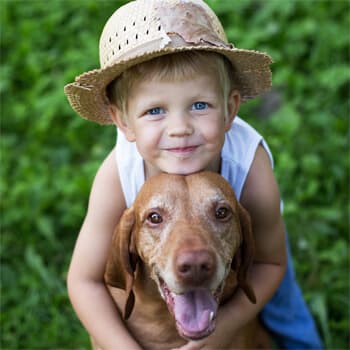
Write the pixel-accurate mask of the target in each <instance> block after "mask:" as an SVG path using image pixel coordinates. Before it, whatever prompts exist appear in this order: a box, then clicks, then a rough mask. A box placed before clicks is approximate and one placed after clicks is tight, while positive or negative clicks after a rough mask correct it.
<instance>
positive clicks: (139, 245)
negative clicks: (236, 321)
mask: <svg viewBox="0 0 350 350" xmlns="http://www.w3.org/2000/svg"><path fill="white" fill-rule="evenodd" d="M253 248H254V244H253V237H252V232H251V225H250V218H249V215H248V214H247V212H246V211H245V210H244V209H243V207H242V206H241V205H240V204H239V203H238V202H237V200H236V198H235V195H234V192H233V190H232V188H231V186H230V185H229V184H228V183H227V182H226V181H225V180H224V179H223V178H222V177H221V176H220V175H218V174H215V173H210V172H202V173H198V174H193V175H189V176H181V175H167V174H162V175H158V176H155V177H152V178H151V179H149V180H148V181H147V182H146V183H145V184H144V186H143V187H142V189H141V191H140V193H139V194H138V196H137V198H136V200H135V202H134V204H133V206H132V207H131V208H129V209H127V210H126V211H125V212H124V214H123V216H122V218H121V220H120V223H119V225H118V227H117V228H116V230H115V232H114V236H113V243H112V248H111V253H110V257H109V260H108V263H107V268H106V274H105V280H106V283H107V284H108V285H109V286H113V287H116V288H110V290H111V294H112V296H113V298H114V300H115V302H116V304H117V306H118V309H119V310H122V311H121V312H122V313H123V317H124V319H125V321H126V325H127V327H128V328H129V330H130V332H131V334H132V335H133V336H134V338H135V339H136V340H137V341H138V342H139V344H140V345H141V346H142V347H143V348H144V349H151V350H156V349H172V348H175V347H179V346H181V345H183V344H185V343H186V342H187V340H188V339H200V338H204V337H206V336H208V335H209V334H211V333H212V332H213V331H214V329H215V319H216V314H217V311H218V305H222V306H221V307H224V306H223V305H224V303H225V301H226V300H227V299H228V298H229V297H231V296H232V294H233V293H234V292H235V290H236V289H237V288H241V289H242V290H243V291H244V292H245V294H246V295H247V297H248V298H249V300H250V301H251V302H253V303H255V295H254V292H253V290H252V289H251V287H250V286H249V284H248V283H247V272H248V269H249V267H250V265H251V263H252V260H253V250H254V249H253ZM257 325H258V322H257V321H254V322H252V323H251V324H249V325H248V326H246V327H245V328H244V329H242V331H240V332H239V333H240V334H239V336H237V337H235V339H232V335H228V339H229V343H228V345H227V348H228V349H233V348H240V349H243V348H257V347H258V346H259V345H258V343H257V342H256V341H255V339H254V336H253V333H255V331H256V328H255V327H256V326H257ZM186 339H187V340H186Z"/></svg>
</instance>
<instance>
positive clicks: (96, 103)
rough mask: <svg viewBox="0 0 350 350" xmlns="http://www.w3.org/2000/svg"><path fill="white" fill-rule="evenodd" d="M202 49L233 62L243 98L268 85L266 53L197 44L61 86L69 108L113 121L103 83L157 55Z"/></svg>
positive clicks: (169, 49) (95, 118) (148, 56)
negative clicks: (69, 105)
mask: <svg viewBox="0 0 350 350" xmlns="http://www.w3.org/2000/svg"><path fill="white" fill-rule="evenodd" d="M191 50H201V51H209V52H216V53H219V54H222V55H224V56H225V57H226V58H227V59H228V60H229V61H230V62H231V63H232V65H233V67H234V74H235V79H236V80H238V82H239V85H240V86H239V87H238V89H239V91H240V94H241V98H242V100H248V99H251V98H254V97H256V96H259V95H261V94H262V93H264V92H266V91H267V90H269V89H270V87H271V70H270V64H271V63H272V60H271V58H270V56H269V55H267V54H265V53H261V52H257V51H253V50H244V49H236V48H230V47H221V46H212V45H200V46H185V47H165V48H162V49H160V50H157V51H153V52H149V53H143V54H142V55H140V56H135V57H133V58H129V59H127V60H125V61H119V62H117V63H115V64H112V65H110V66H108V67H105V68H101V69H95V70H92V71H89V72H86V73H83V74H81V75H79V76H78V77H76V78H75V81H74V82H73V83H71V84H67V85H66V86H65V87H64V91H65V93H66V95H67V97H68V100H69V103H70V104H71V106H72V108H73V109H74V110H75V111H76V112H77V113H78V114H79V115H80V116H82V117H83V118H85V119H88V120H91V121H94V122H96V123H99V124H104V125H105V124H113V121H112V119H111V117H110V115H109V112H108V105H109V104H110V103H109V100H108V98H107V95H106V86H107V85H108V84H109V83H110V82H112V81H113V80H114V79H116V78H117V77H118V76H119V75H120V74H121V73H123V72H124V71H125V70H126V69H128V68H130V67H132V66H134V65H136V64H139V63H142V62H145V61H148V60H150V59H152V58H156V57H159V56H163V55H167V54H171V53H176V52H181V51H191Z"/></svg>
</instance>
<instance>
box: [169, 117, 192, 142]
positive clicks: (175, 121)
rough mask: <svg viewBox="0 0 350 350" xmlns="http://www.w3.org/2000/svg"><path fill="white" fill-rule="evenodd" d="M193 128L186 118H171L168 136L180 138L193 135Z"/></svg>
mask: <svg viewBox="0 0 350 350" xmlns="http://www.w3.org/2000/svg"><path fill="white" fill-rule="evenodd" d="M193 131H194V130H193V126H192V124H191V122H190V120H189V117H188V116H183V115H182V116H178V115H177V116H172V117H170V118H169V124H168V136H170V137H182V136H188V135H191V134H192V133H193Z"/></svg>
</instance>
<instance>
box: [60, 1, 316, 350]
mask: <svg viewBox="0 0 350 350" xmlns="http://www.w3.org/2000/svg"><path fill="white" fill-rule="evenodd" d="M100 61H101V66H102V68H101V69H98V70H94V71H91V72H87V73H85V74H83V75H81V76H79V77H77V78H76V80H75V82H74V83H72V84H69V85H67V86H66V87H65V92H66V94H67V96H68V99H69V101H70V103H71V105H72V107H73V108H74V109H75V110H76V111H77V112H78V113H79V114H80V115H81V116H82V117H84V118H87V119H90V120H92V121H95V122H99V123H101V124H112V123H114V124H115V125H117V127H118V129H119V131H120V132H119V133H118V140H117V146H116V148H114V149H113V150H112V151H111V153H110V154H109V155H108V156H107V158H106V159H105V161H104V162H103V164H102V165H101V167H100V169H99V171H98V172H97V174H96V177H95V180H94V183H93V186H92V190H91V195H90V200H89V207H88V211H87V215H86V217H85V220H84V223H83V226H82V228H81V231H80V233H79V237H78V239H77V243H76V247H75V250H74V254H73V257H72V261H71V265H70V269H69V274H68V291H69V295H70V298H71V302H72V304H73V306H74V308H75V310H76V312H77V314H78V316H79V318H80V319H81V321H82V323H83V324H84V326H85V327H86V329H87V330H88V332H89V333H90V334H91V335H92V336H93V337H94V339H95V340H96V341H97V343H98V344H99V345H100V346H101V347H102V348H103V349H106V350H107V349H140V347H139V345H138V344H137V341H136V340H135V339H133V338H132V336H131V335H130V334H129V332H128V331H127V329H126V327H125V326H124V324H123V322H122V320H121V318H120V315H119V313H118V311H117V310H116V307H115V304H114V303H113V300H112V299H111V296H110V294H109V292H108V290H107V288H106V286H105V284H104V281H103V275H104V269H105V264H106V259H107V254H108V249H109V246H110V241H111V235H112V232H113V230H114V228H115V226H116V224H117V223H118V221H119V218H120V217H121V215H122V213H123V211H124V210H125V209H126V208H127V207H129V206H130V205H131V204H132V202H133V200H134V198H135V196H136V195H137V192H138V191H139V189H140V187H141V186H142V184H143V183H144V181H145V180H146V179H148V178H149V177H151V176H153V175H155V174H158V173H160V172H167V173H172V174H184V175H186V174H191V173H194V172H198V171H202V170H211V171H214V172H218V173H221V175H222V176H224V177H225V178H226V179H227V180H228V181H229V182H230V183H231V184H232V186H233V189H234V190H235V193H236V195H237V198H238V199H239V200H240V202H241V203H242V205H243V206H244V207H245V208H246V209H247V210H248V211H249V213H250V215H251V218H252V225H253V233H254V237H255V241H256V256H255V260H254V264H253V267H252V270H251V281H250V282H251V285H252V287H253V289H254V291H255V294H256V297H257V303H256V304H255V305H254V304H251V303H250V302H249V301H248V300H247V299H246V297H245V296H244V295H243V294H241V293H237V294H236V295H235V296H234V297H233V298H232V299H231V300H230V302H229V303H228V304H227V306H226V307H225V308H222V309H220V311H219V314H218V320H217V328H216V330H215V332H214V333H213V334H212V335H210V336H209V337H208V338H206V339H203V340H201V341H191V342H189V343H188V344H187V345H185V346H184V347H182V349H183V350H185V349H202V348H204V346H205V348H206V349H220V348H222V347H224V343H223V341H224V339H225V338H227V337H229V336H231V335H233V334H235V333H236V332H238V331H239V329H240V328H241V327H242V326H244V325H245V324H246V323H247V322H248V321H249V320H250V319H251V318H253V317H255V316H256V315H257V313H258V312H260V311H261V310H262V313H261V315H262V320H263V322H264V323H265V325H266V327H268V328H269V329H270V330H271V332H273V333H274V334H275V335H276V339H277V340H278V341H279V342H280V345H281V346H282V347H286V348H290V349H302V348H313V349H316V348H321V346H322V345H321V342H320V340H319V338H318V335H317V332H316V330H315V327H314V324H313V320H312V318H311V316H310V314H309V312H308V310H307V308H306V305H305V304H304V302H303V299H302V296H301V294H300V290H299V288H298V286H297V284H296V282H295V280H294V277H293V273H292V269H291V265H290V257H289V258H288V268H287V273H286V274H285V271H286V245H285V232H284V226H283V220H282V217H281V212H280V196H279V191H278V186H277V184H276V181H275V178H274V175H273V172H272V158H271V154H270V151H269V149H268V147H267V145H266V143H265V141H264V140H263V138H262V137H261V136H260V135H259V134H258V133H257V132H256V131H255V130H254V129H253V128H251V127H250V126H249V125H248V124H247V123H245V122H244V121H243V120H241V119H239V118H238V117H236V115H237V113H238V109H239V106H240V102H241V101H242V100H246V99H249V98H253V97H255V96H258V95H259V94H261V93H263V92H264V91H266V90H267V89H268V88H269V87H270V84H271V72H270V69H269V65H270V63H271V60H270V58H269V56H267V55H266V54H263V53H259V52H256V51H249V50H241V49H236V48H234V46H233V45H231V44H228V43H227V39H226V36H225V33H224V31H223V29H222V26H221V24H220V22H219V20H218V18H217V17H216V15H215V14H214V13H213V12H212V10H211V9H210V8H209V7H208V6H207V5H206V4H205V3H204V2H203V1H201V0H192V1H191V0H154V1H151V0H137V1H134V2H130V3H128V4H127V5H125V6H123V7H121V8H120V9H118V10H117V11H116V12H115V13H114V14H113V15H112V17H111V18H110V19H109V20H108V22H107V23H106V25H105V28H104V30H103V33H102V35H101V39H100ZM284 275H285V277H284V279H283V276H284ZM282 279H283V282H282V284H281V286H280V287H279V289H278V290H277V288H278V286H279V285H280V283H281V281H282ZM276 290H277V293H276ZM271 298H272V299H271ZM270 299H271V301H270V302H269V303H268V301H269V300H270ZM290 299H292V300H290ZM266 303H268V304H266ZM265 304H266V305H265Z"/></svg>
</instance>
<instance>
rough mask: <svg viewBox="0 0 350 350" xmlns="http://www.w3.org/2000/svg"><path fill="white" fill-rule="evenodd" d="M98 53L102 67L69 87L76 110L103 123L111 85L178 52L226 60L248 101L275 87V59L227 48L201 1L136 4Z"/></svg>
mask: <svg viewBox="0 0 350 350" xmlns="http://www.w3.org/2000/svg"><path fill="white" fill-rule="evenodd" d="M174 37H177V38H179V39H180V40H174ZM99 50H100V65H101V68H100V69H95V70H92V71H89V72H86V73H83V74H81V75H79V76H77V77H76V78H75V81H74V82H73V83H71V84H68V85H66V86H65V93H66V95H67V97H68V100H69V102H70V104H71V106H72V108H73V109H74V110H75V111H76V112H77V113H78V114H79V115H80V116H82V117H83V118H86V119H89V120H91V121H94V122H97V123H99V124H112V120H111V118H110V116H109V113H108V104H109V101H108V99H107V96H106V86H107V85H108V84H109V83H110V82H111V81H113V80H114V79H115V78H117V77H118V76H119V75H120V74H121V73H123V72H124V71H125V70H126V69H128V68H130V67H131V66H133V65H136V64H138V63H141V62H145V61H147V60H150V59H152V58H155V57H159V56H163V55H166V54H171V53H175V52H180V51H190V50H204V51H211V52H217V53H219V54H222V55H224V56H225V57H227V58H228V59H229V61H230V62H231V63H232V65H233V67H234V74H235V79H236V81H238V82H239V87H238V88H239V90H240V93H241V96H242V99H243V100H247V99H251V98H254V97H256V96H258V95H260V94H262V93H263V92H265V91H266V90H268V89H269V88H270V86H271V70H270V64H271V63H272V61H271V58H270V57H269V56H268V55H266V54H264V53H260V52H257V51H252V50H243V49H237V48H235V47H234V45H233V44H228V43H227V39H226V35H225V32H224V30H223V28H222V25H221V23H220V21H219V19H218V18H217V16H216V15H215V13H214V12H213V11H212V10H211V9H210V8H209V7H208V6H207V5H206V4H205V3H204V2H203V1H201V0H136V1H132V2H130V3H128V4H126V5H124V6H122V7H121V8H119V9H118V10H117V11H116V12H114V14H113V15H112V16H111V17H110V18H109V20H108V21H107V23H106V25H105V27H104V29H103V31H102V34H101V38H100V45H99Z"/></svg>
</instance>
